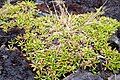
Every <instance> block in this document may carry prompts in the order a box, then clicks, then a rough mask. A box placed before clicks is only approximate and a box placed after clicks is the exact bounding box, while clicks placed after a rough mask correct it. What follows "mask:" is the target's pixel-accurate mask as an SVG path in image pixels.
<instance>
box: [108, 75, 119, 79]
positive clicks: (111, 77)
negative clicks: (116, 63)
mask: <svg viewBox="0 0 120 80" xmlns="http://www.w3.org/2000/svg"><path fill="white" fill-rule="evenodd" d="M108 80H120V74H118V75H116V74H115V75H111V76H110V77H108Z"/></svg>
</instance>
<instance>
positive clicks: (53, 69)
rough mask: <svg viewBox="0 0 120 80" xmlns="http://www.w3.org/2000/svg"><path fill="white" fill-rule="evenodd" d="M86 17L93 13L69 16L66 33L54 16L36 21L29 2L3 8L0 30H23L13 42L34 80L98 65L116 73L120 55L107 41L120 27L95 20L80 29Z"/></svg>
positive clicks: (56, 79)
mask: <svg viewBox="0 0 120 80" xmlns="http://www.w3.org/2000/svg"><path fill="white" fill-rule="evenodd" d="M90 14H94V13H88V14H84V15H71V26H72V27H70V29H69V30H68V29H67V27H66V26H65V25H63V24H62V23H60V21H58V19H57V18H56V16H54V15H53V16H51V15H50V16H43V17H37V11H36V9H35V4H34V3H32V2H22V3H18V4H17V5H10V4H5V5H4V6H3V8H1V9H0V15H1V16H0V24H1V26H0V27H2V28H4V30H5V31H7V29H9V28H11V27H14V26H18V27H19V28H24V29H25V34H24V35H23V36H22V35H19V36H18V37H17V38H16V40H17V41H18V43H19V45H20V46H21V48H22V51H24V52H25V54H26V56H27V59H28V60H30V61H31V64H30V65H31V67H33V71H36V76H35V79H36V80H43V79H45V80H59V79H61V78H63V77H65V76H66V74H68V73H71V72H73V71H75V70H76V69H78V68H79V67H81V68H83V69H86V68H87V67H89V68H92V71H95V70H96V68H97V66H98V65H97V64H100V63H102V65H103V66H104V68H103V70H106V69H109V70H112V71H119V69H120V54H119V53H118V52H117V51H116V50H111V48H110V47H109V46H108V43H107V41H108V39H109V37H110V36H111V35H112V33H113V32H114V31H115V30H116V29H117V27H118V26H120V23H119V22H118V21H116V20H114V19H111V18H106V17H101V18H99V17H98V18H97V19H96V18H95V19H93V20H92V21H90V22H89V23H87V24H85V25H84V26H83V23H84V21H86V19H87V18H88V16H89V15H90ZM66 17H67V16H66ZM9 19H10V20H9ZM16 40H15V41H16ZM12 44H14V43H13V42H12ZM12 44H11V45H12ZM101 59H103V60H104V62H102V61H101Z"/></svg>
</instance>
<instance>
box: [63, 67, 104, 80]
mask: <svg viewBox="0 0 120 80" xmlns="http://www.w3.org/2000/svg"><path fill="white" fill-rule="evenodd" d="M63 80H103V78H101V77H100V76H99V75H94V74H92V73H91V72H88V71H84V70H80V69H78V70H77V71H76V72H75V73H72V74H70V75H69V76H68V77H66V78H64V79H63Z"/></svg>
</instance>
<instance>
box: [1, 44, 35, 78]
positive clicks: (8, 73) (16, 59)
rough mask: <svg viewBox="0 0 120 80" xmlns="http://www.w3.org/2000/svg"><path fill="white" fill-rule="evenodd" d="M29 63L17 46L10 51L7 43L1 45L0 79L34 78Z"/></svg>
mask: <svg viewBox="0 0 120 80" xmlns="http://www.w3.org/2000/svg"><path fill="white" fill-rule="evenodd" d="M28 65H29V64H28V63H27V62H26V61H25V60H24V58H22V55H21V52H20V51H19V50H18V49H17V48H16V49H14V50H13V51H10V50H8V48H6V47H5V45H2V46H1V47H0V80H34V75H33V73H32V71H31V70H30V68H29V67H28Z"/></svg>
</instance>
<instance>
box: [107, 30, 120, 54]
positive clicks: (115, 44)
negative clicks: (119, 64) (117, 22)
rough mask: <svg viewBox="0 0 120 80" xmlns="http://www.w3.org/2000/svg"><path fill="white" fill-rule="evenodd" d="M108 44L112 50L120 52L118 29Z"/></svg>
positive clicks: (119, 33) (119, 31)
mask: <svg viewBox="0 0 120 80" xmlns="http://www.w3.org/2000/svg"><path fill="white" fill-rule="evenodd" d="M108 43H109V46H111V47H112V50H113V49H116V50H118V52H120V28H118V30H117V31H116V32H115V33H114V34H113V35H112V36H111V37H110V39H109V40H108Z"/></svg>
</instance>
